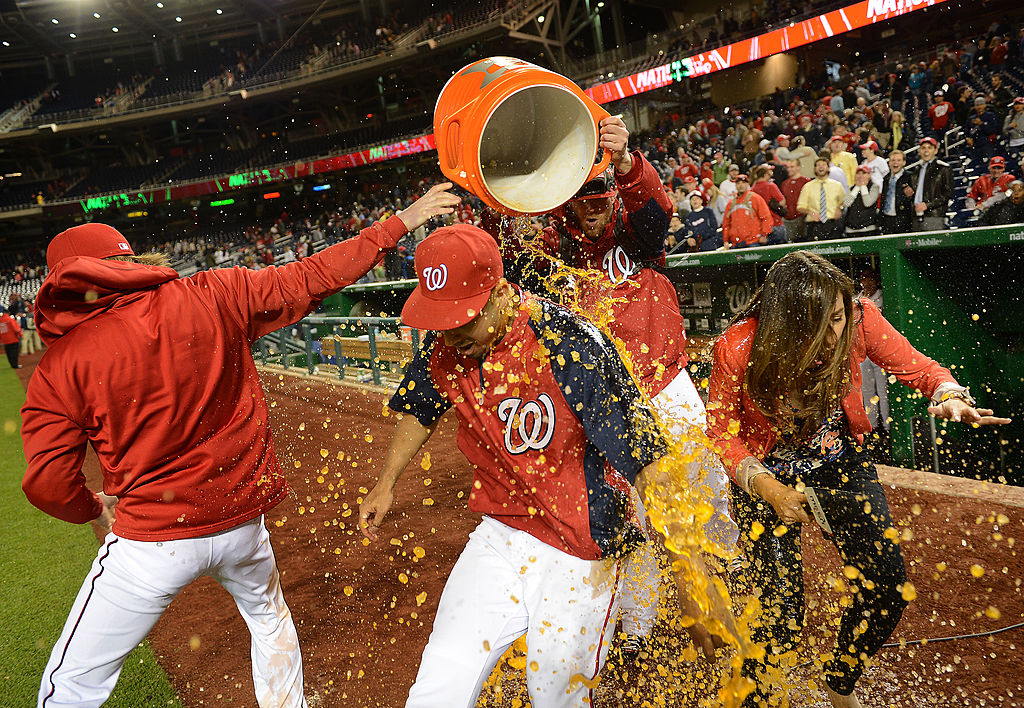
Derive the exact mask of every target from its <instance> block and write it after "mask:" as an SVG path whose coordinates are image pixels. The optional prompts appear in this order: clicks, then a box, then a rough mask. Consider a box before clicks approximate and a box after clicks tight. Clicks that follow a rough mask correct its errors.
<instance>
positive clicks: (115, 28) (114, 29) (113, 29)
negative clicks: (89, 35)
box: [110, 27, 120, 32]
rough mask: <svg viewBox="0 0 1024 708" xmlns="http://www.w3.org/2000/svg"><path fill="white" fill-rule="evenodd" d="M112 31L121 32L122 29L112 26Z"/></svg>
mask: <svg viewBox="0 0 1024 708" xmlns="http://www.w3.org/2000/svg"><path fill="white" fill-rule="evenodd" d="M110 31H111V32H120V30H119V29H117V27H111V28H110Z"/></svg>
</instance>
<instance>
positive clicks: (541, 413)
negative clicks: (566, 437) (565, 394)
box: [498, 393, 555, 455]
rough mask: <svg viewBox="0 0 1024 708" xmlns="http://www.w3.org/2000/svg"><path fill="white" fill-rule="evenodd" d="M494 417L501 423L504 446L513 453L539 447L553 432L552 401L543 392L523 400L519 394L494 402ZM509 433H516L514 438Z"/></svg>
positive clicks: (546, 444) (520, 452)
mask: <svg viewBox="0 0 1024 708" xmlns="http://www.w3.org/2000/svg"><path fill="white" fill-rule="evenodd" d="M542 406H543V408H542ZM498 418H499V419H500V420H501V422H502V423H504V424H505V449H506V450H508V451H509V452H510V453H511V454H513V455H521V454H523V453H524V452H526V451H527V450H543V449H544V448H546V447H547V446H548V443H550V442H551V438H552V436H553V435H554V434H555V404H554V403H553V402H552V401H551V396H549V395H548V394H546V393H542V394H540V395H539V396H537V400H536V401H527V402H526V403H523V399H521V398H506V399H505V400H503V401H502V402H501V403H499V404H498ZM513 433H517V434H518V438H519V440H518V441H513V439H512V437H513Z"/></svg>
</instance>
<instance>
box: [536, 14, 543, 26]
mask: <svg viewBox="0 0 1024 708" xmlns="http://www.w3.org/2000/svg"><path fill="white" fill-rule="evenodd" d="M537 24H538V25H542V24H544V15H537Z"/></svg>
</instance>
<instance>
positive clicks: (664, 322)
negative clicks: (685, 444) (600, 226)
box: [544, 151, 689, 396]
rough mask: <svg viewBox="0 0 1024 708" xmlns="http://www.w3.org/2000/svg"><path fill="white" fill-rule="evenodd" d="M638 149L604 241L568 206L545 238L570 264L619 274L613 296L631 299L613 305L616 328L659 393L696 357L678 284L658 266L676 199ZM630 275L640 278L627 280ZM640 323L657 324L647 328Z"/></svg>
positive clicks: (644, 381) (613, 276)
mask: <svg viewBox="0 0 1024 708" xmlns="http://www.w3.org/2000/svg"><path fill="white" fill-rule="evenodd" d="M632 156H633V167H632V169H631V170H630V171H629V172H628V173H626V174H624V175H620V174H619V173H618V172H616V173H615V182H616V184H617V185H618V188H619V189H618V193H619V198H618V199H616V200H615V205H614V212H613V214H612V219H611V221H610V222H609V224H608V226H607V227H605V230H604V232H603V233H602V234H601V235H600V236H599V237H598V238H597V239H596V240H594V241H591V240H590V239H589V238H587V236H586V235H585V234H584V233H583V232H582V231H581V230H580V229H579V228H578V227H577V226H576V225H575V220H574V219H571V218H569V217H567V215H566V214H565V209H564V208H563V209H562V210H561V213H560V214H557V215H555V218H554V220H553V225H552V226H549V227H548V228H546V229H545V230H544V237H545V240H546V242H547V244H548V247H549V249H550V252H551V253H552V254H557V255H558V256H559V257H560V258H561V259H562V260H563V261H565V262H566V263H567V264H568V265H571V266H573V267H574V268H590V269H594V270H600V271H603V272H604V273H605V274H606V275H607V276H608V279H609V280H610V281H611V284H610V288H608V289H606V290H605V291H604V292H606V293H607V294H608V295H611V296H613V297H616V296H617V297H623V296H625V295H626V293H627V292H628V296H626V297H624V301H623V302H618V303H615V304H614V305H613V313H614V319H613V320H612V321H611V322H609V323H608V328H609V330H610V331H611V333H612V335H613V336H615V337H616V338H617V339H620V340H621V341H622V342H623V344H625V346H626V351H627V352H628V353H629V357H630V361H631V362H632V365H633V372H634V373H635V374H636V377H637V378H638V379H639V380H640V382H641V385H642V386H643V387H644V390H645V392H646V393H648V394H649V395H650V396H656V395H657V394H659V393H661V391H662V389H664V388H665V387H666V386H668V384H669V383H670V382H671V381H672V379H674V378H675V376H676V374H677V373H678V372H679V371H681V370H682V369H683V368H684V367H685V366H686V364H687V363H688V361H689V359H688V358H687V356H686V331H685V329H684V328H683V316H682V314H681V313H680V311H679V299H678V296H677V295H676V292H675V288H674V287H673V285H672V283H671V282H670V281H669V280H668V278H667V277H666V276H665V275H663V274H662V273H659V272H658V271H656V270H654V269H653V268H652V266H660V265H664V262H665V234H666V233H667V232H668V223H669V221H670V219H671V215H672V211H673V205H672V200H671V199H669V197H668V195H667V194H665V190H664V189H663V188H662V186H661V180H660V178H659V177H658V171H657V170H656V169H654V166H653V165H652V164H651V163H649V162H648V161H647V160H646V159H645V158H644V157H643V156H642V155H641V154H640V152H639V151H634V152H633V153H632ZM625 280H629V281H630V282H631V283H632V285H628V286H625V285H623V281H625ZM597 295H598V293H593V292H591V293H586V292H584V293H583V294H582V297H581V299H582V300H584V301H592V300H593V299H594V298H595V297H596V296H597ZM639 323H648V325H649V326H650V327H651V328H650V329H647V330H646V331H644V330H640V329H638V327H637V325H638V324H639Z"/></svg>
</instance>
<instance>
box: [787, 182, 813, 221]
mask: <svg viewBox="0 0 1024 708" xmlns="http://www.w3.org/2000/svg"><path fill="white" fill-rule="evenodd" d="M810 181H811V180H810V179H809V178H807V177H804V176H803V175H797V176H796V177H790V178H789V179H787V180H786V181H785V182H783V183H782V189H781V190H780V191H781V192H782V196H784V197H785V198H786V218H787V219H795V218H797V217H798V216H800V212H799V211H797V208H796V205H797V202H799V201H800V190H801V189H803V188H804V185H805V184H807V183H808V182H810Z"/></svg>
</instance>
